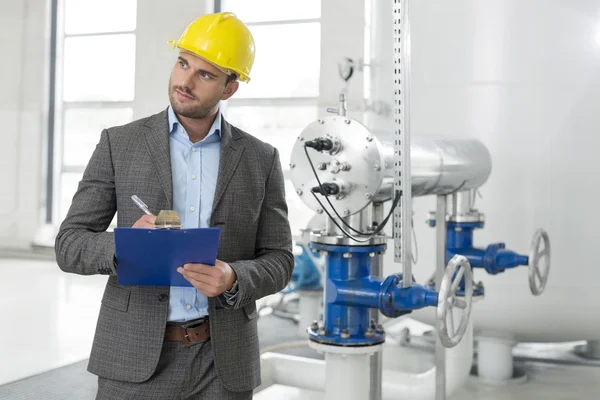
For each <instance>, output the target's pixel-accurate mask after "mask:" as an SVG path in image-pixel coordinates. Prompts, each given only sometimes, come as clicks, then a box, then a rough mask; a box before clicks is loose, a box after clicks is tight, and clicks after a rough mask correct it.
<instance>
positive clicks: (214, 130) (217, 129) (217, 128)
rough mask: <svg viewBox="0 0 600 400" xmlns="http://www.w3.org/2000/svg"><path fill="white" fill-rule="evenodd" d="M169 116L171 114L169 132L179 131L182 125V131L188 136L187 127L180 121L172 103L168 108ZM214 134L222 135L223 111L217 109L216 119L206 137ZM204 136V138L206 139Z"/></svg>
mask: <svg viewBox="0 0 600 400" xmlns="http://www.w3.org/2000/svg"><path fill="white" fill-rule="evenodd" d="M167 113H168V116H169V134H173V133H175V132H177V131H178V130H179V129H178V128H179V127H181V131H182V132H181V133H183V134H184V135H185V136H186V137H187V133H185V129H184V128H183V125H181V123H180V122H179V119H178V118H177V115H176V114H175V111H173V107H172V106H171V105H169V110H168V112H167ZM213 134H216V135H218V136H219V138H220V137H221V111H220V110H219V111H217V117H216V118H215V121H214V122H213V124H212V125H211V127H210V129H209V130H208V135H206V138H208V137H210V136H212V135H213ZM206 138H204V140H205V139H206Z"/></svg>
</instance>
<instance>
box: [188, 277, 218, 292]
mask: <svg viewBox="0 0 600 400" xmlns="http://www.w3.org/2000/svg"><path fill="white" fill-rule="evenodd" d="M183 277H184V278H185V279H187V280H188V282H190V283H191V284H192V286H194V287H195V288H196V289H197V290H198V291H199V292H201V293H202V294H203V295H205V296H208V297H214V296H217V295H218V294H219V293H218V290H217V289H216V288H215V287H214V286H212V285H209V284H206V283H204V282H202V281H198V280H196V279H193V278H191V277H189V276H186V275H183Z"/></svg>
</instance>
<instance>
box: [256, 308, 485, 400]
mask: <svg viewBox="0 0 600 400" xmlns="http://www.w3.org/2000/svg"><path fill="white" fill-rule="evenodd" d="M457 314H458V313H457ZM397 349H398V347H392V346H384V350H383V359H384V371H383V379H382V386H383V387H382V392H383V399H384V400H387V399H390V400H391V399H400V398H401V399H403V400H422V399H434V398H435V374H436V368H435V366H434V367H432V368H430V369H429V370H428V371H426V372H424V373H419V374H413V373H408V372H404V371H399V370H395V369H385V367H386V365H388V364H390V362H386V357H394V355H395V354H393V353H394V350H397ZM394 358H396V357H394ZM327 361H328V365H329V364H331V365H332V366H333V365H334V363H335V360H332V359H331V358H330V357H329V354H328V355H327ZM330 361H334V363H330ZM344 361H346V362H347V361H348V360H347V359H346V360H344ZM363 361H364V365H368V364H369V362H368V358H366V359H365V360H363ZM472 361H473V323H472V321H469V324H468V326H467V330H466V332H465V336H464V337H463V339H462V340H461V342H460V343H459V344H458V345H457V346H456V347H454V348H452V349H446V374H447V375H446V394H447V395H448V397H451V396H452V395H453V394H454V393H455V392H456V391H457V390H458V389H459V388H460V387H462V386H463V385H464V384H465V382H466V380H467V379H468V377H469V373H470V371H471V365H472ZM392 363H393V360H392ZM337 364H338V363H335V365H336V366H338V367H339V365H337ZM356 371H357V373H364V374H365V375H364V376H365V377H368V376H369V374H368V372H367V373H365V372H364V371H363V367H359V368H356ZM326 375H327V376H326ZM261 377H262V381H263V384H262V385H261V387H259V389H258V390H257V392H258V391H260V390H262V389H264V388H266V387H268V386H270V385H272V384H281V385H285V386H291V387H297V388H301V389H308V390H318V391H324V390H325V387H326V385H325V383H326V381H327V382H328V386H331V385H333V384H334V382H329V381H330V380H334V381H335V382H337V385H336V387H344V386H346V387H350V386H351V384H352V383H353V382H358V381H359V382H361V384H364V379H357V378H356V377H355V374H354V373H351V372H348V371H345V370H344V371H341V370H339V369H337V370H334V369H333V368H326V365H325V361H322V360H315V359H310V358H304V357H295V356H289V355H286V354H275V353H265V354H263V355H262V356H261ZM367 383H368V382H367ZM364 385H365V390H367V393H368V384H364ZM352 387H354V386H352ZM336 393H338V395H339V392H336ZM340 398H345V397H340ZM349 398H350V397H349ZM352 398H353V397H352ZM365 398H366V397H365Z"/></svg>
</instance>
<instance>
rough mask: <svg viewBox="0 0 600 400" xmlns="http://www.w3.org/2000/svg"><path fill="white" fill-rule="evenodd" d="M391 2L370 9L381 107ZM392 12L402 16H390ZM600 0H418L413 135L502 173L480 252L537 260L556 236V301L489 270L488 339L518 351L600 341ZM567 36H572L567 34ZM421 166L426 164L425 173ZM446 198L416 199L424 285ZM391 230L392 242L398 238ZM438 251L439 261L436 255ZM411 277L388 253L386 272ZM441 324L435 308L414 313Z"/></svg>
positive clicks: (478, 311)
mask: <svg viewBox="0 0 600 400" xmlns="http://www.w3.org/2000/svg"><path fill="white" fill-rule="evenodd" d="M388 3H389V2H376V1H370V2H368V4H370V7H371V13H372V15H373V19H372V21H371V26H370V28H369V29H371V35H370V37H371V38H378V39H377V40H373V41H372V42H371V56H372V57H371V59H367V60H365V61H366V62H365V64H366V65H369V67H368V68H367V69H366V70H365V74H366V76H365V79H367V78H368V79H370V87H371V88H372V91H371V92H369V93H367V94H366V95H367V97H368V98H369V100H370V101H373V102H377V101H379V102H381V103H384V104H388V105H390V107H391V105H392V104H393V100H392V99H393V93H392V92H391V89H390V87H391V83H392V82H393V70H392V68H393V67H392V66H393V60H392V56H393V54H392V52H390V51H389V49H391V48H392V37H393V34H392V19H391V18H390V17H389V15H390V12H391V5H390V4H388ZM386 8H389V10H388V9H386ZM595 11H597V2H596V1H593V0H573V1H569V2H568V4H567V3H565V2H547V1H545V0H506V1H501V2H482V1H479V0H461V1H453V2H447V1H444V0H431V1H427V2H419V1H413V2H412V4H411V39H412V43H411V58H412V65H411V101H410V109H411V114H410V116H411V135H412V140H413V142H414V143H418V141H419V138H421V137H422V136H423V135H424V134H427V135H429V134H431V133H434V134H436V135H437V136H441V137H444V138H446V139H449V140H455V139H458V138H465V137H468V138H474V139H477V140H479V141H481V142H482V143H483V144H484V145H485V146H486V147H487V148H488V149H489V151H490V154H491V158H492V162H493V165H494V168H493V172H492V173H491V175H490V176H489V179H488V180H487V182H486V183H485V184H484V185H483V186H482V187H481V188H480V189H479V194H480V196H478V198H477V200H476V206H477V209H478V210H479V211H480V212H482V213H484V214H485V219H486V226H485V228H484V229H482V230H478V231H477V232H476V234H475V242H476V244H478V243H482V244H484V243H490V242H493V241H500V240H502V241H504V242H506V245H507V246H510V247H511V248H513V249H514V250H516V251H519V252H521V253H527V252H528V249H529V245H530V242H531V235H532V234H533V232H534V231H535V230H536V229H537V228H538V227H544V228H545V229H546V230H547V232H548V234H549V235H550V237H551V238H552V265H553V267H552V273H551V274H550V278H549V280H548V282H547V286H546V290H545V292H544V294H543V296H538V297H533V296H531V293H530V291H529V286H528V277H527V274H528V272H527V270H526V269H522V270H516V271H513V272H512V273H506V274H501V275H495V276H490V275H487V274H485V273H480V272H479V271H476V274H475V277H474V279H475V280H476V281H482V282H483V284H484V285H485V288H486V295H485V298H484V300H483V301H481V302H480V303H479V304H478V306H477V307H474V308H473V313H472V317H473V321H474V327H475V332H476V333H478V334H490V335H501V336H507V337H510V338H511V339H514V340H517V341H524V342H525V341H535V342H555V341H575V340H586V339H598V337H599V336H600V333H599V332H600V319H599V318H595V317H594V316H595V315H597V311H598V306H597V304H598V303H600V269H599V268H597V266H596V265H595V263H594V256H595V254H596V248H597V243H598V239H600V234H599V233H598V229H597V227H598V226H600V216H599V215H598V213H596V212H595V210H596V208H597V204H596V203H597V199H598V198H599V195H600V189H599V186H598V185H594V182H595V181H596V180H597V177H596V175H597V173H596V171H597V169H598V168H597V162H596V160H597V154H598V150H597V149H598V148H599V147H600V146H599V145H600V139H599V136H598V132H597V127H598V126H599V125H600V113H598V107H597V105H598V104H600V75H599V74H598V73H597V71H598V67H600V25H599V22H598V19H597V18H595V19H594V18H590V12H595ZM556 27H559V29H557V28H556ZM365 123H366V125H367V126H368V127H369V128H370V130H371V131H372V132H374V133H375V135H376V136H377V137H379V138H380V139H381V140H389V139H391V137H392V133H393V130H394V121H393V116H392V115H389V114H388V115H384V114H379V115H378V114H375V113H373V112H368V113H367V114H366V115H365ZM417 165H418V164H416V163H415V165H414V166H413V169H414V168H418V167H417ZM435 206H436V202H435V197H434V196H428V197H422V198H416V199H415V200H414V202H413V210H414V225H415V230H416V238H417V244H416V245H417V246H418V248H419V250H420V251H419V259H418V262H417V263H416V264H415V265H414V267H413V273H414V275H415V278H416V281H417V282H424V281H426V280H427V279H428V277H429V276H431V274H432V272H433V270H434V265H435V252H434V251H433V249H434V248H435V231H434V230H433V229H431V228H429V227H427V226H426V224H425V220H426V218H427V215H428V213H429V212H430V211H432V210H434V209H435ZM388 233H389V232H388ZM430 250H431V251H430ZM398 271H400V265H398V264H394V255H393V254H392V253H391V252H388V253H387V254H386V255H385V262H384V274H385V275H387V274H390V273H393V272H398ZM411 316H412V317H414V318H417V319H420V320H421V321H424V322H428V323H431V322H432V321H433V313H432V312H431V311H424V312H415V313H413V314H412V315H411Z"/></svg>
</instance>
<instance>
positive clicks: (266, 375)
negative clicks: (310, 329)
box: [256, 353, 325, 392]
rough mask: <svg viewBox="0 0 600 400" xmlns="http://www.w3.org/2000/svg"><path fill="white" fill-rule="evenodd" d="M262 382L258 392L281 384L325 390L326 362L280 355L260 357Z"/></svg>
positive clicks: (271, 354) (268, 354) (266, 354)
mask: <svg viewBox="0 0 600 400" xmlns="http://www.w3.org/2000/svg"><path fill="white" fill-rule="evenodd" d="M260 368H261V373H260V376H261V380H262V383H261V385H260V387H258V388H257V390H256V391H257V392H258V391H261V390H263V389H265V388H267V387H269V386H271V385H274V384H279V385H285V386H291V387H296V388H300V389H308V390H321V391H322V390H323V389H324V388H325V361H323V360H316V359H312V358H306V357H296V356H290V355H287V354H280V353H265V354H263V355H261V356H260Z"/></svg>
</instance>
